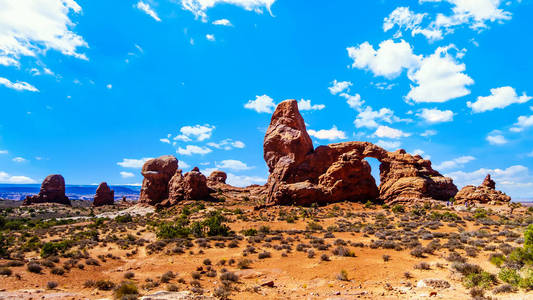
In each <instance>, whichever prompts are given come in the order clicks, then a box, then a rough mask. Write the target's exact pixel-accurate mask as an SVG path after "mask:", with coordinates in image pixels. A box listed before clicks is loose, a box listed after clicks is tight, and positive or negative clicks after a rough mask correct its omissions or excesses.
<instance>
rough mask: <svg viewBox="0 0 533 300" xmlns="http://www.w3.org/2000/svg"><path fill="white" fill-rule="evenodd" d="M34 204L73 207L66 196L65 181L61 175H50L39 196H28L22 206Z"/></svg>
mask: <svg viewBox="0 0 533 300" xmlns="http://www.w3.org/2000/svg"><path fill="white" fill-rule="evenodd" d="M34 203H60V204H65V205H71V203H70V200H69V198H68V197H67V196H66V195H65V179H64V178H63V176H61V175H59V174H55V175H48V176H47V177H46V178H45V179H44V180H43V183H42V184H41V189H40V191H39V194H37V195H34V196H28V197H26V199H24V201H23V202H22V205H30V204H34Z"/></svg>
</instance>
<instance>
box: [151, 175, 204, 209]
mask: <svg viewBox="0 0 533 300" xmlns="http://www.w3.org/2000/svg"><path fill="white" fill-rule="evenodd" d="M209 193H210V190H209V188H208V187H207V178H206V177H205V176H204V175H203V174H202V173H200V170H199V169H198V168H197V167H195V168H193V169H192V170H191V171H189V172H187V173H185V175H182V172H181V170H178V171H177V172H176V174H174V176H172V178H171V179H170V182H169V194H168V199H166V200H165V201H163V202H161V204H160V205H161V206H172V205H175V204H176V203H178V202H179V201H181V200H206V199H208V198H210V196H209Z"/></svg>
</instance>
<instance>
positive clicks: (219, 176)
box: [207, 170, 228, 185]
mask: <svg viewBox="0 0 533 300" xmlns="http://www.w3.org/2000/svg"><path fill="white" fill-rule="evenodd" d="M227 178H228V175H226V172H223V171H218V170H217V171H213V172H211V175H209V177H208V178H207V183H208V184H213V185H216V184H218V183H223V184H226V179H227Z"/></svg>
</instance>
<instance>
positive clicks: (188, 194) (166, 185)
mask: <svg viewBox="0 0 533 300" xmlns="http://www.w3.org/2000/svg"><path fill="white" fill-rule="evenodd" d="M142 174H143V176H144V180H143V185H142V188H141V195H140V197H139V203H145V204H150V205H157V206H171V205H175V204H177V203H178V202H179V201H181V200H205V199H207V198H209V193H210V192H211V191H210V190H209V188H208V187H207V178H206V177H205V176H204V175H203V174H202V173H200V170H199V169H198V168H197V167H195V168H194V169H192V170H191V171H190V172H187V173H185V175H183V174H182V171H181V170H179V169H178V160H177V159H176V158H175V157H174V156H172V155H165V156H161V157H159V158H155V159H151V160H149V161H147V162H146V163H145V164H144V166H143V168H142Z"/></svg>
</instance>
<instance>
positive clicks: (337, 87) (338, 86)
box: [328, 79, 352, 95]
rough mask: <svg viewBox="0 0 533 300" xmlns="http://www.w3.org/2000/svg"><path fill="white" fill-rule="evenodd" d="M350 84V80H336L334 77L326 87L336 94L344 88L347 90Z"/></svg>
mask: <svg viewBox="0 0 533 300" xmlns="http://www.w3.org/2000/svg"><path fill="white" fill-rule="evenodd" d="M351 86H352V83H351V82H350V81H337V79H335V80H333V82H331V86H330V87H328V89H329V92H330V93H331V94H332V95H337V94H338V93H342V92H344V91H345V90H349V89H350V87H351Z"/></svg>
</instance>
